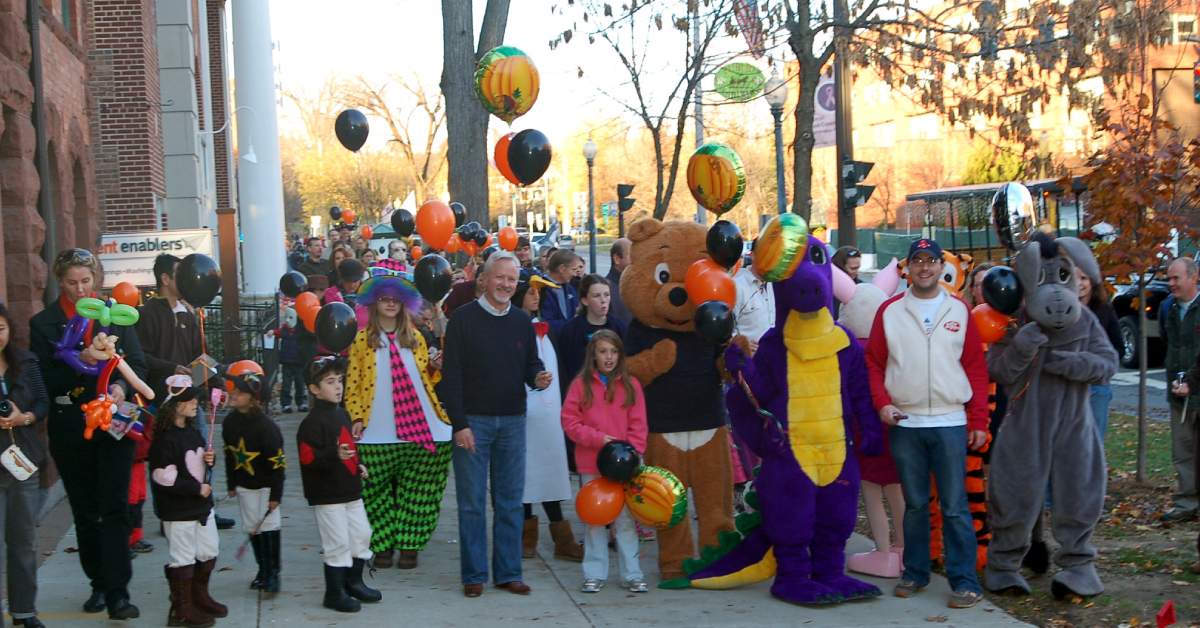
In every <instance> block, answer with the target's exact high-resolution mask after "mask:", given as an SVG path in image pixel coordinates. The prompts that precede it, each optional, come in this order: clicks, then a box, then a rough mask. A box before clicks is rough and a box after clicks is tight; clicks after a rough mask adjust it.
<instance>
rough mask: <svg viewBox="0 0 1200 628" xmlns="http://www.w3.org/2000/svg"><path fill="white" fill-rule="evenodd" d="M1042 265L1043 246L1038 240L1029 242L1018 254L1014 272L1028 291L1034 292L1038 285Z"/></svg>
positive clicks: (1014, 261)
mask: <svg viewBox="0 0 1200 628" xmlns="http://www.w3.org/2000/svg"><path fill="white" fill-rule="evenodd" d="M1041 264H1042V245H1041V243H1039V242H1038V241H1037V240H1029V241H1027V242H1026V243H1025V246H1023V247H1021V250H1020V251H1019V252H1018V253H1017V257H1016V259H1014V260H1013V270H1015V271H1016V272H1017V279H1019V280H1021V285H1022V286H1024V287H1025V289H1026V290H1033V289H1034V288H1036V287H1037V285H1038V274H1039V270H1040V269H1041Z"/></svg>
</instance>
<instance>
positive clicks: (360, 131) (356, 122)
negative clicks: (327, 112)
mask: <svg viewBox="0 0 1200 628" xmlns="http://www.w3.org/2000/svg"><path fill="white" fill-rule="evenodd" d="M369 131H370V128H369V127H368V125H367V116H365V115H363V113H362V112H361V111H359V110H357V109H347V110H345V111H343V112H341V113H339V114H338V117H337V120H335V121H334V123H333V132H334V133H336V134H337V138H338V141H339V142H341V143H342V146H345V147H346V148H347V149H348V150H350V151H353V152H358V149H360V148H362V145H363V144H365V143H366V142H367V133H368V132H369Z"/></svg>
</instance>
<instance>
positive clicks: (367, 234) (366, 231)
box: [358, 225, 375, 240]
mask: <svg viewBox="0 0 1200 628" xmlns="http://www.w3.org/2000/svg"><path fill="white" fill-rule="evenodd" d="M358 235H360V236H362V239H364V240H370V239H371V236H373V235H375V231H374V230H373V229H371V225H363V226H362V229H359V230H358Z"/></svg>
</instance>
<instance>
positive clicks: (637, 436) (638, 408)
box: [562, 377, 647, 474]
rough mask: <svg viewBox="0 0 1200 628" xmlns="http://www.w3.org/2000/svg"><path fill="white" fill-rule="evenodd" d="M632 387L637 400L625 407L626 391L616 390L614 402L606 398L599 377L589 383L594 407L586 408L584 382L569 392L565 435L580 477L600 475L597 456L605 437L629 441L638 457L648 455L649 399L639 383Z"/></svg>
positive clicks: (578, 380) (575, 383) (565, 405)
mask: <svg viewBox="0 0 1200 628" xmlns="http://www.w3.org/2000/svg"><path fill="white" fill-rule="evenodd" d="M630 381H632V383H633V394H634V395H636V396H637V399H636V400H635V401H634V402H633V405H632V406H630V407H628V408H626V407H625V387H624V386H617V388H616V390H615V391H614V394H613V400H612V401H607V400H605V398H604V383H603V382H601V381H600V378H599V377H595V378H593V379H592V381H591V382H590V385H591V387H592V405H591V406H590V407H588V408H586V409H585V408H583V407H582V403H583V379H582V378H579V377H576V378H575V381H573V382H571V387H570V389H568V390H567V399H566V401H564V402H563V409H562V422H563V432H565V433H566V434H567V437H568V438H570V439H571V440H572V441H573V442H574V443H575V467H576V468H577V469H578V470H579V472H580V473H590V474H596V473H599V470H598V469H597V468H596V455H597V454H599V453H600V448H601V447H603V446H604V437H605V436H611V437H613V439H614V440H624V441H629V442H630V443H631V444H632V445H633V447H634V449H637V450H638V453H644V452H645V451H646V430H647V428H646V396H645V395H644V394H642V385H641V384H640V383H638V381H637V379H634V378H630Z"/></svg>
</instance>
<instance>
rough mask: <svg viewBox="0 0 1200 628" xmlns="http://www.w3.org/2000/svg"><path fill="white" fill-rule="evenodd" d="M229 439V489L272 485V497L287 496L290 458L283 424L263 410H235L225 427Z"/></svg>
mask: <svg viewBox="0 0 1200 628" xmlns="http://www.w3.org/2000/svg"><path fill="white" fill-rule="evenodd" d="M221 437H222V438H223V439H224V440H225V476H226V479H228V481H229V490H230V491H233V490H235V489H237V487H239V486H240V487H242V488H249V489H258V488H270V489H271V496H270V498H269V499H270V501H273V502H277V501H280V500H281V499H282V498H283V479H284V475H285V472H286V470H287V461H286V459H285V458H284V455H283V434H282V433H281V432H280V431H279V425H277V424H276V423H275V421H272V420H271V417H269V416H267V415H266V414H265V413H264V412H262V411H261V410H254V411H252V412H249V413H244V412H239V411H237V410H234V411H232V412H230V413H229V416H227V417H225V423H224V425H223V426H222V428H221Z"/></svg>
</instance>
